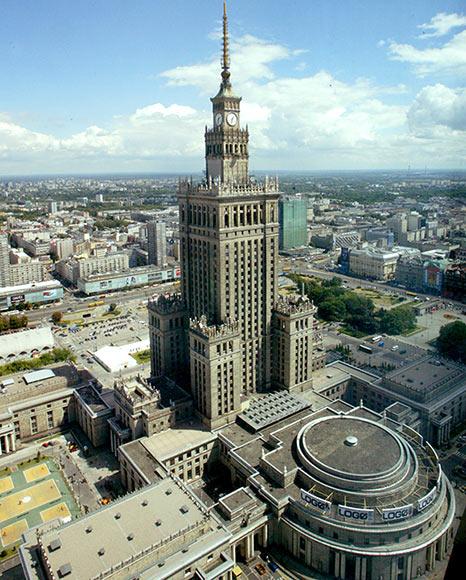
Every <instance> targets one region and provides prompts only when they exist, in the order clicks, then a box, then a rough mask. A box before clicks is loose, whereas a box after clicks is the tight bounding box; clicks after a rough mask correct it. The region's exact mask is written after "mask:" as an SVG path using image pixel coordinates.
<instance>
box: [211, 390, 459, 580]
mask: <svg viewBox="0 0 466 580" xmlns="http://www.w3.org/2000/svg"><path fill="white" fill-rule="evenodd" d="M288 396H290V397H293V398H295V399H297V398H298V397H297V396H295V395H288ZM267 398H268V397H266V399H267ZM260 405H261V407H260V408H259V409H255V408H254V405H253V406H251V407H250V408H249V410H248V411H247V412H246V413H243V415H242V416H240V418H239V420H238V422H237V424H236V425H233V426H230V427H229V428H226V429H224V430H222V431H221V432H220V435H219V437H220V440H221V442H222V446H221V447H222V450H223V454H224V460H225V463H226V464H227V465H228V466H229V467H230V470H231V474H232V478H233V480H234V481H236V482H237V483H242V484H243V485H249V486H251V487H252V488H253V489H254V490H255V491H256V493H257V494H258V496H259V497H261V498H262V499H263V501H264V502H266V503H267V504H268V506H269V508H270V511H271V514H272V515H271V519H270V522H269V534H268V543H269V544H270V543H273V544H276V545H278V546H279V547H281V548H282V549H284V551H286V552H287V553H289V554H290V555H291V556H292V557H293V558H294V559H295V560H296V561H297V562H300V563H301V564H305V565H306V566H307V567H309V568H310V569H315V570H317V571H318V572H320V573H321V574H323V575H326V576H329V577H335V578H345V579H355V580H370V579H377V580H383V579H390V580H409V579H411V578H416V577H419V576H421V575H423V574H425V573H426V572H428V571H431V570H433V569H434V568H435V565H436V562H437V561H439V560H442V559H443V558H445V556H446V552H447V549H448V547H449V544H450V542H451V540H452V529H451V526H452V522H453V518H454V513H455V502H454V495H453V491H452V488H451V485H450V483H449V482H448V480H447V478H446V477H445V475H444V474H443V473H442V469H441V467H440V464H439V460H438V456H437V454H436V452H435V450H434V449H433V448H432V447H431V446H430V444H429V443H428V442H426V441H424V440H423V438H422V437H421V436H420V435H419V434H418V433H417V432H415V431H413V430H412V429H411V428H409V427H407V426H404V425H400V424H398V423H395V422H394V421H391V420H389V419H388V418H386V417H385V416H383V415H379V414H377V413H375V412H373V411H370V410H369V409H366V408H364V407H363V406H362V405H361V406H360V407H351V406H350V405H347V404H346V403H343V402H342V401H334V402H333V403H331V404H330V405H329V406H327V407H325V408H321V409H320V410H319V411H314V412H313V411H312V407H311V405H309V406H308V407H307V408H305V409H303V408H301V409H300V410H298V411H297V412H296V410H297V409H296V408H295V409H294V410H295V412H294V413H291V414H290V415H289V416H288V417H286V418H284V417H281V418H279V417H277V416H275V417H274V409H273V405H271V404H268V403H266V402H265V401H263V402H262V403H260ZM285 407H286V405H285ZM282 408H283V404H282ZM290 412H291V407H290ZM267 415H269V417H268V416H267ZM277 419H279V420H278V421H277Z"/></svg>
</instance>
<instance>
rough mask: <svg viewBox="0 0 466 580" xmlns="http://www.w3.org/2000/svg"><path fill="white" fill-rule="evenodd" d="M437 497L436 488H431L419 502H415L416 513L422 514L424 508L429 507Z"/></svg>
mask: <svg viewBox="0 0 466 580" xmlns="http://www.w3.org/2000/svg"><path fill="white" fill-rule="evenodd" d="M436 495H437V486H435V487H434V488H432V489H431V490H430V491H429V493H428V494H427V495H425V496H424V497H421V499H420V500H418V502H417V511H419V512H422V510H425V509H426V507H428V506H430V504H431V503H432V502H433V501H434V499H435V497H436Z"/></svg>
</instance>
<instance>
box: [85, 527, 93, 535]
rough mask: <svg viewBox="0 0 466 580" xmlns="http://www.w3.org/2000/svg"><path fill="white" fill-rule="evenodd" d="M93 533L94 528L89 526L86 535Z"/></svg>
mask: <svg viewBox="0 0 466 580" xmlns="http://www.w3.org/2000/svg"><path fill="white" fill-rule="evenodd" d="M91 532H92V526H87V528H86V534H90V533H91Z"/></svg>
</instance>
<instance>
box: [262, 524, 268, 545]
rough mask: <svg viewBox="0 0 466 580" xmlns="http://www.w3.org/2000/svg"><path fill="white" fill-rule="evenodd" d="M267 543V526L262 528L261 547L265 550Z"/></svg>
mask: <svg viewBox="0 0 466 580" xmlns="http://www.w3.org/2000/svg"><path fill="white" fill-rule="evenodd" d="M268 543H269V528H268V526H267V524H265V526H264V527H263V528H262V547H263V548H267V544H268Z"/></svg>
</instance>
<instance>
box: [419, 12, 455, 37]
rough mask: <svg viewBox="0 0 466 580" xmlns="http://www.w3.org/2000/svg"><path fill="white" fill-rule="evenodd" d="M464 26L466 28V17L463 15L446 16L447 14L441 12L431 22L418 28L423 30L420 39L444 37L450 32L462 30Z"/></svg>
mask: <svg viewBox="0 0 466 580" xmlns="http://www.w3.org/2000/svg"><path fill="white" fill-rule="evenodd" d="M463 26H466V16H464V15H463V14H456V13H453V14H446V13H445V12H439V13H438V14H436V15H435V16H433V17H432V18H431V20H430V22H426V23H425V24H420V25H419V26H418V28H419V29H421V30H422V33H421V34H420V35H419V38H435V37H438V36H444V35H445V34H448V33H449V32H450V30H453V29H455V28H461V27H463Z"/></svg>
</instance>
